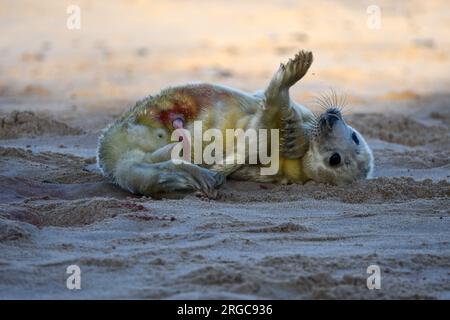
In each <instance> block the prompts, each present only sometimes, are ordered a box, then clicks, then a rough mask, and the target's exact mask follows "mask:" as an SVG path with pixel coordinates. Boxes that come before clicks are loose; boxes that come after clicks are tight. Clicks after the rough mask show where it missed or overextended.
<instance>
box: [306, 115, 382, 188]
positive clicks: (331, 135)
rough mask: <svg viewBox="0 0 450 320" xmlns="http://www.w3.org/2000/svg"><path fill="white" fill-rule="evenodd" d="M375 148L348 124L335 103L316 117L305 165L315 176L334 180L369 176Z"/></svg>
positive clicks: (337, 181)
mask: <svg viewBox="0 0 450 320" xmlns="http://www.w3.org/2000/svg"><path fill="white" fill-rule="evenodd" d="M373 163H374V160H373V155H372V151H371V150H370V148H369V146H368V145H367V143H366V141H365V140H364V138H363V137H362V135H361V134H360V133H359V132H358V131H356V130H355V129H354V128H352V127H351V126H349V125H348V124H347V123H346V122H345V121H344V119H343V117H342V114H341V111H340V110H339V108H336V107H328V108H327V109H326V110H325V111H324V112H323V113H322V114H321V115H320V116H318V117H317V118H316V121H315V123H314V126H313V128H312V131H311V135H310V145H309V150H308V152H307V153H306V155H305V157H304V160H303V165H304V170H305V173H306V175H307V176H308V177H309V178H311V179H312V180H315V181H318V182H325V183H331V184H345V183H351V182H353V181H355V180H360V179H366V178H369V177H370V176H371V174H372V171H373V166H374V164H373Z"/></svg>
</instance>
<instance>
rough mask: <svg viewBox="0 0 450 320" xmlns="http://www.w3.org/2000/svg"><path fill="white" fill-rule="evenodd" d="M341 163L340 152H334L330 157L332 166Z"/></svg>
mask: <svg viewBox="0 0 450 320" xmlns="http://www.w3.org/2000/svg"><path fill="white" fill-rule="evenodd" d="M339 163H341V156H340V154H339V153H333V155H332V156H331V157H330V166H332V167H333V166H337V165H338V164H339Z"/></svg>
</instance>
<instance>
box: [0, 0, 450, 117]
mask: <svg viewBox="0 0 450 320" xmlns="http://www.w3.org/2000/svg"><path fill="white" fill-rule="evenodd" d="M71 5H75V6H77V7H78V8H79V9H80V29H77V28H75V29H71V28H68V27H67V23H68V20H69V19H71V17H73V15H72V13H73V11H70V10H69V12H68V8H69V6H71ZM374 6H375V11H373V8H374ZM377 8H378V9H379V10H378V13H377ZM377 15H378V16H377ZM377 17H379V19H378V18H377ZM374 19H375V20H374ZM376 19H378V20H379V21H377V20H376ZM374 21H375V24H374ZM69 22H70V21H69ZM0 23H1V30H2V32H1V36H0V56H1V59H0V109H1V110H2V111H7V110H10V109H27V110H30V109H31V110H40V109H46V110H54V111H58V110H66V111H67V110H68V111H71V110H72V111H73V110H78V111H80V110H85V111H86V110H96V111H99V112H100V111H105V110H110V111H111V110H114V112H120V111H122V110H124V109H126V108H128V107H129V106H130V105H132V104H133V103H134V101H135V100H137V99H140V98H142V97H144V96H146V95H148V94H151V93H156V92H157V91H159V90H160V89H161V88H162V87H166V86H169V85H175V84H182V83H185V82H191V81H208V82H214V83H221V84H225V85H230V86H233V87H237V88H240V89H242V90H248V91H255V90H257V89H261V88H264V87H265V85H266V84H267V83H268V80H269V79H270V77H271V75H272V73H273V72H274V71H275V70H276V69H277V67H278V65H279V63H280V62H281V61H286V60H287V59H288V58H290V57H292V56H293V55H294V54H295V53H296V52H297V51H298V50H300V49H306V50H312V51H313V52H314V57H315V61H314V63H313V66H312V68H311V69H310V72H309V73H308V75H307V76H306V77H305V78H304V79H303V80H302V81H301V83H300V84H298V85H297V86H295V88H294V89H293V91H292V93H293V95H294V96H295V98H296V99H297V100H298V101H299V102H302V103H305V104H306V105H308V102H309V101H310V97H311V96H314V95H317V94H319V93H321V92H323V91H326V90H328V89H329V88H333V89H334V90H336V91H337V92H342V93H345V94H346V95H347V97H348V100H349V105H350V106H351V110H355V109H357V110H359V109H360V108H362V109H367V108H369V109H370V108H376V106H374V101H382V102H383V101H386V99H387V100H392V99H393V100H397V101H398V100H409V99H416V98H417V97H418V95H421V94H429V93H436V92H448V91H449V87H450V86H449V84H450V81H449V79H450V74H449V65H450V64H449V52H450V51H449V48H450V42H449V41H450V10H449V4H448V1H445V0H442V1H439V0H434V1H374V0H371V1H350V0H342V1H337V0H336V1H322V0H320V1H294V0H279V1H275V0H272V1H268V0H248V1H235V0H216V1H206V0H161V1H144V0H119V1H106V0H96V1H88V0H76V1H75V0H74V1H55V0H53V1H51V0H48V1H33V0H21V1H14V0H1V1H0ZM377 23H378V24H377ZM308 106H309V107H311V108H314V106H310V105H308ZM365 111H370V110H365ZM108 112H109V111H108Z"/></svg>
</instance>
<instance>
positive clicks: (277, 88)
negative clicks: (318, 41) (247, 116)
mask: <svg viewBox="0 0 450 320" xmlns="http://www.w3.org/2000/svg"><path fill="white" fill-rule="evenodd" d="M312 61H313V55H312V53H311V52H309V51H300V52H299V53H297V54H296V55H295V57H294V59H290V60H289V61H288V62H287V63H286V64H281V65H280V68H279V69H278V71H277V72H276V73H275V75H274V76H273V77H272V80H271V81H270V83H269V86H268V87H267V89H266V91H265V93H264V111H263V115H262V121H263V123H274V119H279V122H278V127H279V128H280V150H281V155H282V156H284V157H287V158H300V157H301V156H303V155H304V154H305V152H306V151H307V150H308V140H309V139H308V136H307V132H306V130H305V127H304V126H303V123H302V116H301V110H300V109H299V108H298V107H296V105H295V104H294V103H292V102H291V99H290V97H289V88H290V87H292V86H293V85H294V84H295V83H296V82H297V81H299V80H300V79H301V78H302V77H303V76H304V75H305V74H306V72H307V71H308V69H309V67H310V66H311V64H312Z"/></svg>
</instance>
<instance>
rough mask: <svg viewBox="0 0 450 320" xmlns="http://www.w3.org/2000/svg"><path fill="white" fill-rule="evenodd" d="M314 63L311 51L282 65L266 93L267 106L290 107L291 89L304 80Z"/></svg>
mask: <svg viewBox="0 0 450 320" xmlns="http://www.w3.org/2000/svg"><path fill="white" fill-rule="evenodd" d="M312 62H313V55H312V53H311V52H310V51H300V52H299V53H297V54H296V55H295V57H294V59H289V61H288V62H287V63H286V64H283V63H282V64H281V65H280V68H279V69H278V71H277V72H276V73H275V74H274V76H273V77H272V80H271V81H270V83H269V86H268V87H267V89H266V91H265V99H266V103H267V106H268V107H270V106H271V104H272V103H274V104H275V105H279V104H282V103H286V107H287V106H289V104H288V102H289V88H290V87H292V86H293V85H294V84H295V83H296V82H297V81H299V80H300V79H301V78H303V76H304V75H305V74H306V72H307V71H308V69H309V67H310V66H311V64H312Z"/></svg>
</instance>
